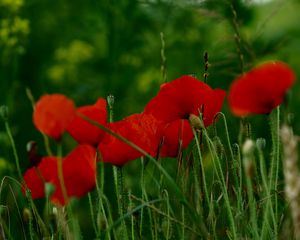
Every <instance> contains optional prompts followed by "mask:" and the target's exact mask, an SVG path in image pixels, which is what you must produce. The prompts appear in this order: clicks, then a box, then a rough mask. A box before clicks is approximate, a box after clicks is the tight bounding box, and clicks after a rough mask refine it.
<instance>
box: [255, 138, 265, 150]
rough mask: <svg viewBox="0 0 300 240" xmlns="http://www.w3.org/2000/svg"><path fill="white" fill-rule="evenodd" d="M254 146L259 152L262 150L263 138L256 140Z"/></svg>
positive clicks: (263, 146) (263, 145)
mask: <svg viewBox="0 0 300 240" xmlns="http://www.w3.org/2000/svg"><path fill="white" fill-rule="evenodd" d="M256 146H257V148H258V149H259V150H263V149H264V148H265V147H266V139H264V138H258V139H256Z"/></svg>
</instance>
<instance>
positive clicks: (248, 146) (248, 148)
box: [242, 139, 255, 177]
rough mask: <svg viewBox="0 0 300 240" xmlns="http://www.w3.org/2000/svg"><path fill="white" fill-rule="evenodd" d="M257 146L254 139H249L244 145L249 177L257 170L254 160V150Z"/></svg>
mask: <svg viewBox="0 0 300 240" xmlns="http://www.w3.org/2000/svg"><path fill="white" fill-rule="evenodd" d="M254 148H255V144H254V142H253V140H251V139H247V140H246V141H245V143H244V145H243V149H242V150H243V162H244V168H245V172H246V174H247V175H248V176H249V177H252V176H253V175H254V172H255V166H254V162H253V151H254Z"/></svg>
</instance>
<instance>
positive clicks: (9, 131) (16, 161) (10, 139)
mask: <svg viewBox="0 0 300 240" xmlns="http://www.w3.org/2000/svg"><path fill="white" fill-rule="evenodd" d="M4 124H5V129H6V133H7V135H8V138H9V141H10V144H11V147H12V150H13V154H14V158H15V163H16V167H17V172H18V175H19V179H20V180H21V181H22V182H23V175H22V172H21V168H20V160H19V156H18V153H17V148H16V144H15V141H14V138H13V136H12V134H11V130H10V126H9V123H8V121H7V120H5V122H4Z"/></svg>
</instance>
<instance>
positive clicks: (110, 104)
mask: <svg viewBox="0 0 300 240" xmlns="http://www.w3.org/2000/svg"><path fill="white" fill-rule="evenodd" d="M114 103H115V97H114V95H112V94H109V95H108V96H107V104H108V107H109V109H112V108H113V106H114Z"/></svg>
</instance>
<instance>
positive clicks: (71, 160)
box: [24, 145, 96, 205]
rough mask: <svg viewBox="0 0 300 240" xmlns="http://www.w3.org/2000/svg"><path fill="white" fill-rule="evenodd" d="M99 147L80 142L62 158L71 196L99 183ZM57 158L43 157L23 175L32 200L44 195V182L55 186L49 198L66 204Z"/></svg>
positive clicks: (84, 191)
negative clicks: (97, 172)
mask: <svg viewBox="0 0 300 240" xmlns="http://www.w3.org/2000/svg"><path fill="white" fill-rule="evenodd" d="M95 156H96V150H95V149H94V148H93V147H91V146H89V145H79V146H78V147H76V148H75V149H74V150H73V151H72V152H71V153H70V154H69V155H67V156H66V157H65V158H63V159H62V161H63V163H62V165H63V176H64V183H65V188H66V191H67V195H68V197H81V196H83V195H85V194H86V193H87V192H89V191H91V190H92V189H93V188H94V187H95V185H96V158H95ZM58 161H59V159H58V157H43V158H42V160H41V162H40V163H39V165H38V166H37V167H32V168H30V169H28V170H27V171H26V172H25V174H24V181H25V184H26V187H28V188H29V189H30V191H31V195H32V198H33V199H36V198H42V197H44V196H45V183H51V184H53V185H54V186H55V191H54V193H53V194H52V195H51V197H50V199H51V201H52V202H53V203H55V204H57V205H65V204H67V202H65V199H64V197H63V194H62V190H61V184H60V181H59V178H58V167H57V166H58V165H57V163H58Z"/></svg>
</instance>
